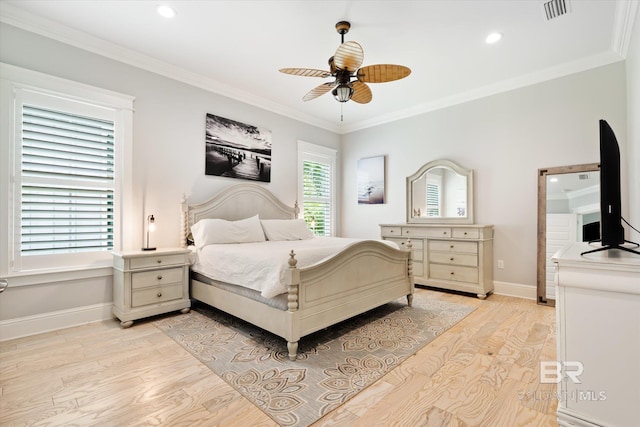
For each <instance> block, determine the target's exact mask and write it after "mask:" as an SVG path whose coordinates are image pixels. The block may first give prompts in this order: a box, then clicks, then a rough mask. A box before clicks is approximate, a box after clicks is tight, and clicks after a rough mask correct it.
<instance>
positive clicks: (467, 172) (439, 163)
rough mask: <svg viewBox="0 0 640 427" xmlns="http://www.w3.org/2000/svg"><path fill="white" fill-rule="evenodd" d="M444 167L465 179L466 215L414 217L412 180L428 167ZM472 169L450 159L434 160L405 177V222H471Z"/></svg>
mask: <svg viewBox="0 0 640 427" xmlns="http://www.w3.org/2000/svg"><path fill="white" fill-rule="evenodd" d="M438 167H444V168H448V169H451V170H452V171H453V172H455V173H456V174H458V175H460V176H463V177H466V179H467V194H466V196H467V215H466V216H464V217H434V218H428V217H424V218H416V217H414V216H413V215H412V211H413V182H414V181H416V180H417V179H420V177H422V175H424V174H425V173H426V172H427V171H428V170H429V169H432V168H438ZM473 221H474V217H473V170H472V169H465V168H463V167H462V166H460V165H458V164H456V163H454V162H452V161H451V160H434V161H432V162H429V163H427V164H425V165H423V166H422V167H421V168H420V169H418V170H417V171H416V172H415V173H414V174H413V175H410V176H408V177H407V223H408V224H425V223H426V224H473V223H474V222H473Z"/></svg>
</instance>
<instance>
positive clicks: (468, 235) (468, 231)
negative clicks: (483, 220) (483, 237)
mask: <svg viewBox="0 0 640 427" xmlns="http://www.w3.org/2000/svg"><path fill="white" fill-rule="evenodd" d="M451 232H452V233H453V238H454V239H477V238H479V237H480V230H479V229H477V228H454V229H453V230H452V231H451Z"/></svg>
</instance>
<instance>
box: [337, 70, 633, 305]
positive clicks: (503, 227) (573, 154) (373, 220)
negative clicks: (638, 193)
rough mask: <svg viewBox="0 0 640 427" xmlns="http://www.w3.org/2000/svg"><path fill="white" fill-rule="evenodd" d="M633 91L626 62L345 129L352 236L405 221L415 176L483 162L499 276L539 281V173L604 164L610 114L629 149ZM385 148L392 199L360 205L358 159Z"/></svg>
mask: <svg viewBox="0 0 640 427" xmlns="http://www.w3.org/2000/svg"><path fill="white" fill-rule="evenodd" d="M625 90H626V88H625V65H624V63H623V62H619V63H615V64H612V65H608V66H605V67H600V68H596V69H593V70H590V71H585V72H582V73H578V74H574V75H570V76H567V77H563V78H559V79H555V80H551V81H548V82H544V83H540V84H536V85H532V86H528V87H525V88H521V89H517V90H513V91H510V92H505V93H502V94H498V95H494V96H490V97H486V98H483V99H479V100H476V101H472V102H467V103H465V104H460V105H456V106H453V107H450V108H446V109H442V110H438V111H433V112H430V113H426V114H422V115H420V116H416V117H412V118H408V119H404V120H400V121H397V122H394V123H390V124H385V125H381V126H377V127H375V128H372V129H366V130H362V131H358V132H354V133H351V134H348V135H345V136H343V141H342V147H343V148H342V165H343V173H342V177H343V181H342V182H343V187H342V215H343V216H342V226H343V230H344V234H345V235H346V236H349V237H368V238H373V237H377V236H378V235H379V228H378V224H380V223H393V222H402V221H404V218H405V178H406V176H408V175H411V174H413V173H414V172H415V171H417V170H418V169H419V168H420V166H422V165H423V164H424V163H427V162H429V161H432V160H436V159H450V160H453V161H455V162H457V163H459V164H461V165H462V166H465V167H468V168H472V169H474V180H475V187H476V188H475V212H476V222H477V223H480V224H493V225H495V242H494V260H495V262H496V263H497V260H500V259H501V260H504V264H505V268H504V269H503V270H498V269H497V268H495V267H494V278H495V280H496V281H499V282H505V283H510V284H516V285H526V286H529V287H531V288H533V287H535V285H536V265H537V264H536V244H537V229H536V228H537V171H538V169H539V168H544V167H552V166H564V165H574V164H582V163H597V162H598V161H599V140H598V120H599V119H601V118H604V119H607V120H608V121H609V123H610V124H611V126H612V127H613V129H614V130H615V132H616V134H617V136H618V139H619V140H620V146H621V150H622V151H623V152H626V151H627V149H626V144H625V142H626V128H627V123H626V102H625V99H626V96H625ZM375 155H386V156H387V204H385V205H375V206H373V205H358V204H357V202H356V193H355V188H356V185H355V179H356V177H355V172H356V162H357V161H358V159H359V158H362V157H370V156H375ZM623 181H624V182H625V183H626V182H627V179H626V167H625V168H624V170H623ZM625 187H626V185H625ZM625 191H626V188H625ZM626 194H627V193H625V195H623V199H625V201H627V200H628V197H627V196H626ZM533 295H535V293H533Z"/></svg>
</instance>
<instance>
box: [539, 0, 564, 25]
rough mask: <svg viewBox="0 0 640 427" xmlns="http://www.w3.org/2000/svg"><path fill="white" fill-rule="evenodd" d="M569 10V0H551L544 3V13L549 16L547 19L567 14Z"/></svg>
mask: <svg viewBox="0 0 640 427" xmlns="http://www.w3.org/2000/svg"><path fill="white" fill-rule="evenodd" d="M569 12H570V9H569V0H550V1H548V2H545V3H544V13H545V15H546V16H547V21H550V20H552V19H554V18H557V17H558V16H562V15H566V14H567V13H569Z"/></svg>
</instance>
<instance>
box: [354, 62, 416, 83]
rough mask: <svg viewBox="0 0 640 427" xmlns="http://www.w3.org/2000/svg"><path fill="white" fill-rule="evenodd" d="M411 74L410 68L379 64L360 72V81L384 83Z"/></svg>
mask: <svg viewBox="0 0 640 427" xmlns="http://www.w3.org/2000/svg"><path fill="white" fill-rule="evenodd" d="M409 74H411V70H410V69H409V68H408V67H404V66H402V65H393V64H377V65H369V66H366V67H362V68H360V69H359V70H358V80H360V81H361V82H366V83H384V82H392V81H394V80H400V79H404V78H405V77H407V76H408V75H409Z"/></svg>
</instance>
